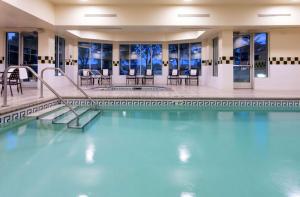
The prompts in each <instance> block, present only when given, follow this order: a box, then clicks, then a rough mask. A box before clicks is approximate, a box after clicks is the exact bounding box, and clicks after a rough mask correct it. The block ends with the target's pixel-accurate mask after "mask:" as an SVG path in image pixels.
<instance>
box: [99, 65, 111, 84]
mask: <svg viewBox="0 0 300 197" xmlns="http://www.w3.org/2000/svg"><path fill="white" fill-rule="evenodd" d="M103 81H108V84H109V85H111V82H112V80H111V75H110V73H109V70H108V69H103V70H102V75H101V85H102V84H103Z"/></svg>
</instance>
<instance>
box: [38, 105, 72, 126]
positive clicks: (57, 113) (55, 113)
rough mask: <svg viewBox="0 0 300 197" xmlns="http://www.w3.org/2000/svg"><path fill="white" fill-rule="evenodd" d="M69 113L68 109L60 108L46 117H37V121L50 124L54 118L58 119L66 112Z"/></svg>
mask: <svg viewBox="0 0 300 197" xmlns="http://www.w3.org/2000/svg"><path fill="white" fill-rule="evenodd" d="M69 111H70V109H69V108H67V107H62V108H61V109H59V110H55V111H53V112H52V113H49V114H47V115H45V116H41V117H39V119H40V120H42V121H49V122H52V121H54V120H55V119H56V118H58V117H60V116H62V115H64V114H65V113H67V112H69Z"/></svg>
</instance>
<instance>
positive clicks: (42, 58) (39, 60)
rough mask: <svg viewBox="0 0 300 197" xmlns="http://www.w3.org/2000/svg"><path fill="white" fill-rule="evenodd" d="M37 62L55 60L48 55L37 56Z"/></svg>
mask: <svg viewBox="0 0 300 197" xmlns="http://www.w3.org/2000/svg"><path fill="white" fill-rule="evenodd" d="M38 64H55V60H54V57H50V56H38Z"/></svg>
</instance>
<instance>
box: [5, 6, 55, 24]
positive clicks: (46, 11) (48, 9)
mask: <svg viewBox="0 0 300 197" xmlns="http://www.w3.org/2000/svg"><path fill="white" fill-rule="evenodd" d="M2 1H3V2H5V3H7V4H10V5H12V6H14V7H16V8H18V9H21V10H23V11H25V12H27V13H29V14H31V15H33V16H35V17H38V18H40V19H41V20H43V21H46V22H47V23H50V24H52V25H54V24H55V9H54V6H53V5H52V4H51V3H50V2H48V1H44V0H2Z"/></svg>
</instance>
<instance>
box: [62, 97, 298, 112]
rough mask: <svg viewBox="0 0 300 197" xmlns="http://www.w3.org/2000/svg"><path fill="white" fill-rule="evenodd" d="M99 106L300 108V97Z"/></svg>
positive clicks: (129, 102)
mask: <svg viewBox="0 0 300 197" xmlns="http://www.w3.org/2000/svg"><path fill="white" fill-rule="evenodd" d="M66 101H67V103H68V104H70V105H78V106H91V105H92V102H91V101H90V100H86V99H66ZM96 102H97V104H98V106H100V107H111V106H129V107H174V106H175V107H176V106H182V107H199V108H201V107H212V108H214V107H216V108H218V107H229V108H251V109H252V108H255V107H257V109H261V108H269V109H279V108H284V109H286V108H288V109H289V110H290V108H294V109H297V110H300V99H299V100H297V99H233V98H232V99H230V98H228V99H226V98H224V99H211V98H204V99H184V100H183V99H96Z"/></svg>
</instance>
